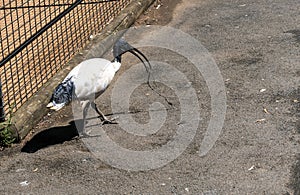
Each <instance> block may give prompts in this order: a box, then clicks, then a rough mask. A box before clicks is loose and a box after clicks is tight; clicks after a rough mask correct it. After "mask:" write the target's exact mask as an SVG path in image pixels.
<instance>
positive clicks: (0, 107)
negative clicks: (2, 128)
mask: <svg viewBox="0 0 300 195" xmlns="http://www.w3.org/2000/svg"><path fill="white" fill-rule="evenodd" d="M4 121H5V112H4V103H3V94H2V83H1V80H0V122H4Z"/></svg>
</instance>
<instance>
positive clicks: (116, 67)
mask: <svg viewBox="0 0 300 195" xmlns="http://www.w3.org/2000/svg"><path fill="white" fill-rule="evenodd" d="M112 66H113V67H114V70H115V72H118V70H119V69H120V67H121V59H120V60H116V59H115V60H114V61H113V62H112Z"/></svg>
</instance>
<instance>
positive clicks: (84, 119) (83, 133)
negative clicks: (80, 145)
mask: <svg viewBox="0 0 300 195" xmlns="http://www.w3.org/2000/svg"><path fill="white" fill-rule="evenodd" d="M90 105H91V103H90V102H87V103H86V104H85V105H84V106H83V128H82V135H83V136H85V135H87V133H86V132H85V124H86V116H87V112H88V110H89V107H90Z"/></svg>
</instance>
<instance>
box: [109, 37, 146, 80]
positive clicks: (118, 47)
mask: <svg viewBox="0 0 300 195" xmlns="http://www.w3.org/2000/svg"><path fill="white" fill-rule="evenodd" d="M126 52H130V53H132V54H133V55H134V56H136V57H137V58H138V59H139V60H140V61H141V62H142V63H143V65H144V67H145V69H146V71H147V73H148V81H147V82H148V84H149V80H150V74H151V69H152V66H151V64H150V62H149V60H148V59H147V57H146V56H145V55H144V54H143V53H142V52H141V51H139V50H138V49H137V48H134V47H133V46H131V45H130V44H129V43H127V42H126V41H125V40H124V39H122V38H121V39H119V40H118V41H117V42H116V44H115V45H114V48H113V54H114V57H115V59H118V60H119V61H121V56H122V55H123V54H124V53H126ZM145 62H146V63H147V64H148V66H149V67H148V66H147V65H146V63H145Z"/></svg>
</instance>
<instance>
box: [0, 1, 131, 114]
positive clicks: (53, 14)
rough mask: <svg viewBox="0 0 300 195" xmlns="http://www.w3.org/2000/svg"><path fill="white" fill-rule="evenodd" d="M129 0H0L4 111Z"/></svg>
mask: <svg viewBox="0 0 300 195" xmlns="http://www.w3.org/2000/svg"><path fill="white" fill-rule="evenodd" d="M130 1H131V0H119V1H116V0H111V1H109V0H107V1H96V0H95V1H83V0H73V1H69V2H68V3H65V4H64V3H63V4H62V3H60V4H57V3H56V2H55V1H54V0H35V1H31V0H0V52H1V54H2V55H1V56H0V78H1V81H2V95H3V99H2V100H3V106H2V107H3V108H4V111H5V110H9V109H10V108H13V112H14V111H16V110H17V109H18V108H20V107H21V106H22V105H23V104H24V103H25V102H26V101H27V100H28V99H29V98H30V97H31V96H33V95H34V94H35V93H36V92H37V91H38V90H39V89H40V88H41V87H42V86H43V84H45V83H46V82H47V81H48V80H49V79H50V78H51V77H53V76H54V75H55V73H56V72H57V71H59V70H60V69H62V68H63V66H64V64H65V63H66V62H68V61H69V60H70V59H71V58H72V57H73V56H74V55H75V54H76V53H77V52H78V51H80V50H81V49H82V48H83V47H84V46H85V45H86V44H87V43H88V41H89V37H90V35H92V34H96V33H99V32H100V31H101V30H102V29H103V28H104V27H105V25H107V23H108V22H109V21H111V19H112V18H113V17H115V16H116V15H117V14H118V13H119V12H120V11H121V10H122V9H123V8H124V7H125V6H126V5H127V4H128V3H129V2H130ZM0 111H1V105H0ZM0 114H1V112H0ZM0 117H1V115H0Z"/></svg>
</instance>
